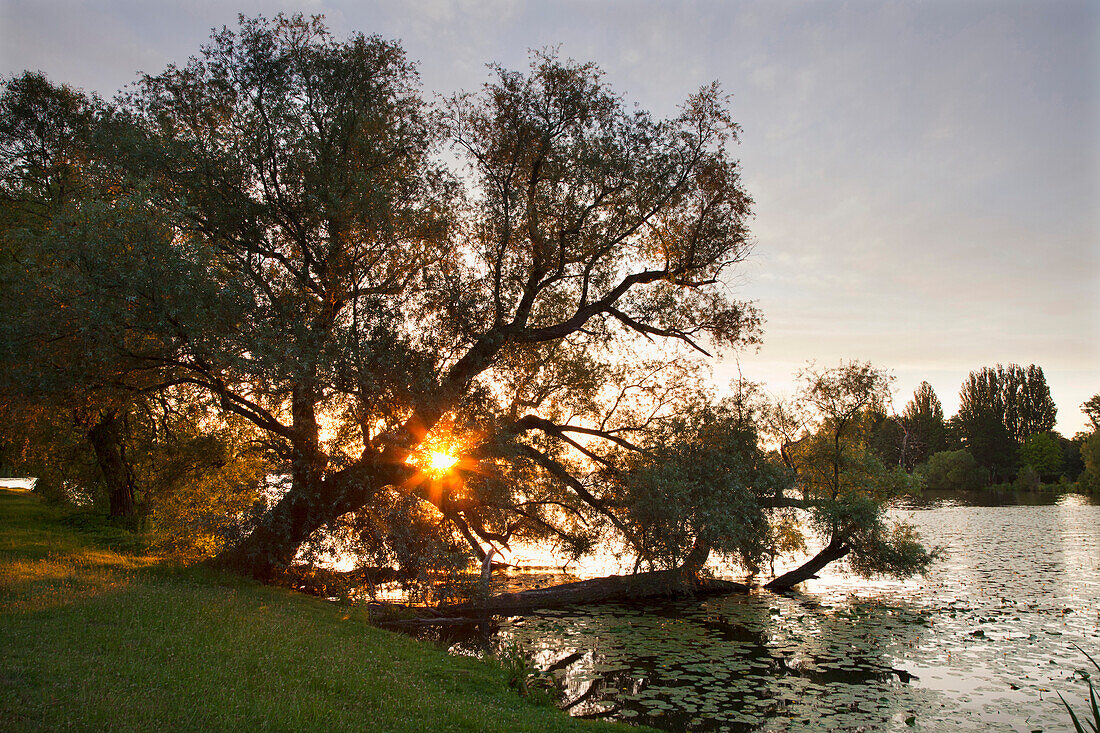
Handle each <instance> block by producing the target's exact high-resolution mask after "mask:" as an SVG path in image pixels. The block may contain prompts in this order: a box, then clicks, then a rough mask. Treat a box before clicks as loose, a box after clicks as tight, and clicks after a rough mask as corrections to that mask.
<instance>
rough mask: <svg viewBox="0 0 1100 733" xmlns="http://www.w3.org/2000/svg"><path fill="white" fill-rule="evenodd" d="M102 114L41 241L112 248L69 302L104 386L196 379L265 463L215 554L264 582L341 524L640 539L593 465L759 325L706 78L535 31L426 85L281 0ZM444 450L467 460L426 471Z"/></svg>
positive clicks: (393, 542)
mask: <svg viewBox="0 0 1100 733" xmlns="http://www.w3.org/2000/svg"><path fill="white" fill-rule="evenodd" d="M111 119H112V126H111V128H110V129H111V134H110V135H109V136H108V137H109V141H108V142H107V143H105V144H104V146H103V147H101V148H100V150H101V153H100V154H101V156H102V157H101V160H102V162H103V164H104V165H106V166H109V167H111V169H112V171H113V173H114V175H115V176H116V179H117V181H118V185H117V186H116V187H113V188H112V189H111V190H110V191H109V195H103V196H94V197H90V198H89V199H87V200H85V201H84V202H83V203H82V204H80V205H79V206H77V207H75V209H74V211H75V212H76V214H75V215H74V216H75V220H74V226H72V227H69V228H68V229H67V230H66V231H67V234H66V235H65V236H64V237H61V236H60V235H56V236H55V235H52V234H51V235H49V236H47V237H46V239H47V240H51V241H53V242H54V246H56V247H60V248H64V247H65V246H69V247H70V248H80V247H84V248H85V249H84V251H87V248H88V247H89V246H93V245H89V244H88V243H89V242H92V243H93V244H94V248H96V249H97V251H98V252H99V253H100V254H99V256H91V257H85V258H83V259H82V260H80V263H81V268H82V269H81V272H82V273H84V275H85V277H84V279H83V280H82V281H81V282H82V283H83V285H84V286H86V287H84V289H83V290H82V294H81V297H84V298H85V299H86V300H87V302H90V303H96V304H98V306H99V307H100V309H101V312H100V313H99V314H98V315H97V317H95V318H92V319H90V321H89V324H88V325H87V328H88V329H89V332H91V333H93V334H95V335H96V338H97V343H98V344H105V345H107V346H111V347H114V348H117V349H118V350H120V352H121V353H122V355H123V356H124V357H125V360H124V363H125V364H126V365H127V371H126V372H125V373H123V372H119V373H118V374H117V375H116V378H115V380H114V381H115V383H116V385H117V386H118V387H119V388H120V389H125V388H130V389H133V390H138V391H142V392H144V393H154V392H157V391H163V390H171V389H179V388H186V389H197V390H199V391H200V392H201V393H204V394H207V395H209V396H211V397H212V398H213V400H214V401H215V404H216V405H217V408H218V409H219V410H220V411H221V413H222V414H223V415H224V416H227V417H228V416H234V417H235V418H239V419H243V420H245V421H247V422H248V423H250V424H251V425H252V426H253V428H254V429H255V430H256V431H257V432H258V434H259V435H260V436H262V442H263V444H264V446H265V447H266V448H267V450H268V451H269V452H270V453H271V454H272V455H273V456H275V457H276V458H277V459H278V460H279V461H281V465H282V467H283V468H282V472H283V474H284V476H285V479H286V480H285V482H284V483H283V485H282V488H283V489H284V491H283V492H282V493H281V494H279V495H278V496H277V497H276V499H275V500H274V502H273V503H272V505H271V506H270V507H269V509H268V511H267V512H266V513H265V515H264V516H263V518H262V519H261V520H260V521H259V522H258V523H257V524H256V525H255V528H254V529H253V531H252V532H251V534H249V535H248V536H247V537H246V538H245V539H244V540H243V541H241V542H240V543H238V544H237V545H236V546H235V547H233V548H232V549H230V550H228V551H226V552H224V553H223V554H222V555H221V560H222V561H223V562H224V563H226V564H228V565H230V566H233V567H236V568H238V569H240V570H241V571H243V572H247V573H250V574H252V575H255V576H257V577H271V576H272V575H273V574H275V573H277V572H279V571H280V570H281V569H282V568H285V567H286V566H288V565H289V564H291V563H292V562H293V560H294V558H295V557H296V555H297V553H298V552H299V550H300V548H301V547H302V545H303V543H305V542H306V541H307V540H308V539H309V538H310V537H316V536H317V535H318V533H319V532H323V531H324V530H325V529H333V528H338V527H342V528H344V529H348V528H350V529H351V530H352V531H353V532H355V533H357V534H358V537H359V538H360V539H361V541H362V543H363V546H364V547H365V548H367V549H369V550H371V551H373V552H375V554H376V555H378V556H379V557H383V558H393V557H395V556H400V555H401V554H402V552H404V551H402V550H401V548H402V547H403V548H405V550H408V549H409V548H412V550H411V551H409V552H404V554H405V556H406V557H408V556H409V555H415V554H416V548H417V547H422V546H423V545H424V543H425V542H429V541H431V542H436V543H442V544H443V545H445V546H448V547H453V545H454V543H455V542H458V543H465V544H466V545H468V549H469V552H470V553H471V554H473V555H476V556H479V557H484V556H486V555H490V554H491V551H492V550H493V549H496V548H499V547H501V546H504V545H506V544H507V543H509V542H510V541H513V540H515V539H519V538H524V537H526V538H555V539H556V541H559V542H561V543H564V544H565V545H567V546H568V547H570V548H572V549H573V550H575V551H577V552H582V551H584V550H586V549H588V548H590V547H591V546H592V543H593V542H595V541H597V540H598V539H600V538H601V537H604V536H605V535H606V533H612V534H618V535H619V536H621V537H625V538H627V540H626V541H627V542H628V543H630V542H631V541H632V540H631V539H630V538H631V535H632V533H631V527H630V525H629V523H628V521H627V518H626V512H627V510H626V509H625V508H624V507H623V505H622V503H621V502H620V501H619V499H618V498H617V497H616V495H615V489H614V487H613V486H612V484H611V483H609V482H607V481H602V480H601V478H600V475H601V474H600V471H601V467H602V468H603V469H606V468H607V467H608V464H611V463H614V462H615V461H616V460H617V459H616V457H615V456H614V455H612V454H613V453H614V452H615V451H616V450H626V451H631V452H641V451H643V450H644V449H643V448H642V446H641V445H640V443H642V442H644V441H642V440H640V439H639V437H638V436H644V435H645V434H646V432H647V431H651V430H654V429H657V428H658V426H659V425H660V424H662V421H665V420H667V419H672V417H674V416H675V415H676V414H677V413H678V412H682V411H683V410H685V409H687V406H688V405H689V404H691V403H692V402H693V401H695V402H697V397H698V390H697V389H696V384H697V381H698V370H699V368H700V365H701V364H702V361H701V360H700V359H701V357H702V355H705V354H707V353H710V352H712V351H713V350H714V349H717V348H729V347H735V346H737V345H740V344H743V343H746V342H749V341H752V340H753V339H755V338H756V336H757V333H758V325H759V319H758V317H757V315H756V313H755V311H754V310H753V309H752V307H751V306H749V305H748V304H745V303H741V302H738V301H736V300H734V299H733V298H732V297H731V295H730V292H729V289H728V287H727V286H726V285H725V279H726V278H727V277H728V276H729V275H730V274H731V271H732V268H733V267H734V266H735V265H736V264H737V263H738V262H740V261H741V260H742V259H743V258H744V257H745V255H746V253H747V249H748V232H747V227H746V220H747V219H748V217H749V207H750V203H751V202H750V199H749V197H748V196H747V195H746V194H745V192H744V190H743V189H742V187H741V180H740V172H739V168H738V165H737V163H736V161H734V160H733V159H731V158H730V150H729V148H730V146H731V143H732V142H734V141H735V140H736V136H737V127H736V125H734V124H733V123H732V121H731V119H730V117H729V115H728V112H727V109H726V102H725V99H724V97H723V96H722V95H721V93H720V92H719V90H718V89H717V87H707V88H704V89H702V90H700V91H699V92H698V93H697V94H695V95H692V96H691V97H689V98H688V99H687V101H686V102H685V104H684V105H683V107H682V109H681V110H680V112H679V113H678V114H677V115H675V116H674V117H672V118H669V119H654V118H653V117H652V116H651V115H649V114H647V113H645V112H641V111H638V110H637V109H635V108H632V107H629V106H627V105H626V104H625V103H624V102H623V101H622V100H621V99H620V98H619V97H617V96H616V95H614V94H613V93H612V92H611V91H610V89H609V88H608V87H607V85H606V83H605V82H604V81H603V79H602V75H601V72H600V71H599V69H598V68H596V67H595V66H593V65H590V64H578V63H574V62H571V61H565V60H561V59H559V58H557V57H556V56H554V55H552V54H535V55H534V56H533V59H532V63H531V67H530V69H529V70H528V71H526V72H515V71H508V70H505V69H501V68H497V69H495V70H494V74H493V79H492V81H491V82H490V83H488V84H487V85H486V86H485V87H484V89H483V90H481V91H480V92H478V93H473V94H469V95H463V96H459V97H457V98H454V99H451V100H450V101H448V102H446V103H444V104H441V105H440V106H439V107H438V108H437V109H435V110H430V109H428V108H427V107H426V105H425V104H424V102H423V101H422V99H421V96H420V93H419V89H418V86H417V79H416V74H415V68H414V66H413V64H412V63H410V62H409V61H408V60H407V59H406V58H405V56H404V54H403V52H402V50H401V49H400V47H399V46H398V45H397V44H395V43H393V42H389V41H385V40H383V39H380V38H378V37H368V36H364V35H361V34H360V35H355V36H352V37H351V38H349V39H348V40H346V41H340V40H337V39H334V38H333V37H332V36H331V35H330V34H329V33H328V32H327V31H326V30H325V29H324V27H323V26H322V25H321V23H320V21H319V20H317V19H314V20H312V21H311V20H306V19H303V18H301V17H294V18H286V17H282V16H280V17H278V18H276V19H275V20H273V21H267V20H264V19H262V18H261V19H254V20H246V19H242V21H241V25H240V28H239V29H237V30H229V29H225V30H223V31H221V32H219V33H216V34H215V35H214V36H213V37H212V41H211V43H210V44H209V45H208V46H206V47H204V48H203V49H202V52H201V54H200V55H199V56H198V57H196V58H194V59H192V60H191V61H190V62H189V63H188V64H186V65H185V66H181V67H176V66H172V67H169V68H168V69H167V70H165V71H164V72H163V73H161V74H158V75H155V76H145V77H143V78H142V79H141V80H140V82H139V83H138V85H137V86H136V88H135V89H134V91H133V92H132V93H131V94H130V95H129V96H128V97H127V98H125V99H122V100H119V101H118V103H117V105H116V107H115V109H113V110H112V116H111ZM456 161H457V163H456ZM107 346H104V348H106V347H107ZM693 355H694V356H693ZM432 449H438V450H443V449H446V450H447V451H448V452H450V453H456V454H461V461H460V462H459V464H458V466H457V467H455V468H453V469H451V470H450V471H447V472H446V473H443V472H439V473H433V472H432V470H431V469H430V468H429V467H428V466H427V465H426V464H425V462H424V460H423V458H424V456H425V455H427V453H428V452H429V451H430V450H432ZM398 545H400V546H401V547H398Z"/></svg>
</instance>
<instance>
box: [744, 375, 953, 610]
mask: <svg viewBox="0 0 1100 733" xmlns="http://www.w3.org/2000/svg"><path fill="white" fill-rule="evenodd" d="M800 382H801V386H800V390H799V393H798V395H797V396H796V397H795V399H794V400H792V401H791V402H790V403H788V404H778V405H773V406H772V407H771V409H770V411H769V415H768V416H767V418H766V424H767V426H768V429H769V432H770V435H771V438H772V440H773V441H774V442H776V443H777V444H778V446H779V452H780V455H781V456H782V459H783V462H784V463H785V464H786V465H787V466H788V467H789V468H790V470H791V471H792V473H793V474H794V476H795V478H794V495H795V496H794V498H793V500H791V501H789V502H787V505H788V506H790V507H791V509H792V511H793V512H797V514H798V517H796V518H794V519H793V522H792V524H791V527H790V530H789V531H790V533H792V534H793V535H794V540H795V541H796V542H797V541H798V540H799V539H800V538H802V537H803V536H806V535H809V536H810V537H811V538H813V539H816V540H817V541H818V542H819V544H820V545H821V548H820V550H819V551H818V552H817V553H816V554H815V555H813V556H812V557H810V558H809V559H807V560H806V561H805V562H804V563H803V564H802V565H800V566H799V567H797V568H795V569H793V570H791V571H789V572H786V573H783V574H782V575H780V576H778V577H776V578H774V579H772V580H771V581H769V582H768V583H767V584H766V586H765V587H767V588H770V589H773V590H783V589H786V588H790V587H791V586H793V585H796V584H798V583H801V582H802V581H804V580H807V579H809V578H812V577H815V574H816V573H817V572H818V571H820V570H821V569H822V568H824V567H825V566H827V565H828V564H830V563H833V562H836V561H838V560H846V561H847V563H848V565H849V566H850V567H851V568H852V569H853V570H854V571H855V572H857V573H859V574H861V575H865V576H872V575H878V574H886V575H893V576H897V577H908V576H910V575H913V574H915V573H918V572H923V571H925V570H927V569H928V567H929V566H930V565H931V563H932V562H933V561H934V560H935V559H936V558H937V557H938V555H939V550H936V549H933V550H931V551H929V550H928V549H926V548H925V547H924V546H923V545H922V544H921V542H920V538H919V536H918V535H917V533H916V531H915V529H914V528H913V527H912V526H911V525H908V524H905V523H902V522H893V523H892V522H890V521H889V520H888V518H887V516H886V508H887V504H888V502H889V500H890V499H892V498H894V497H895V496H897V495H899V494H901V493H904V492H905V491H907V490H909V489H910V488H911V486H912V483H911V479H910V477H909V476H908V475H907V474H906V473H905V470H904V468H903V467H902V466H895V467H893V468H888V467H886V466H884V465H883V463H882V462H881V461H880V460H879V458H878V457H877V456H876V455H875V451H874V450H873V445H872V440H871V439H872V438H873V435H872V434H871V431H870V429H869V428H870V426H871V424H870V423H869V421H867V420H866V419H865V418H866V416H867V415H868V414H873V413H884V412H885V405H886V403H887V402H888V401H889V398H890V383H891V377H890V376H889V375H888V374H887V373H886V372H885V371H883V370H880V369H876V368H874V367H873V366H871V365H870V364H867V363H861V362H848V363H841V364H840V365H839V366H837V367H835V368H831V369H816V368H808V369H806V370H804V371H803V372H802V373H801V374H800Z"/></svg>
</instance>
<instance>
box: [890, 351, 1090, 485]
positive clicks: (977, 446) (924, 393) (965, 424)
mask: <svg viewBox="0 0 1100 733" xmlns="http://www.w3.org/2000/svg"><path fill="white" fill-rule="evenodd" d="M1082 407H1083V409H1084V411H1085V413H1086V414H1087V415H1088V417H1089V419H1090V421H1091V425H1090V430H1088V431H1086V432H1080V433H1077V434H1076V435H1074V436H1073V437H1072V438H1067V437H1065V436H1063V435H1061V434H1059V433H1058V432H1057V431H1056V430H1055V429H1054V424H1055V418H1056V416H1057V412H1058V410H1057V407H1056V406H1055V404H1054V400H1053V399H1052V398H1051V396H1050V388H1049V387H1048V385H1047V382H1046V377H1045V376H1044V375H1043V370H1042V368H1041V367H1039V366H1036V365H1034V364H1032V365H1030V366H1027V367H1021V366H1019V365H1017V364H1009V365H1008V366H1002V365H1000V364H998V365H997V366H995V367H983V368H981V369H979V370H977V371H973V372H971V373H970V375H969V376H968V377H967V378H966V380H965V381H964V382H963V384H962V388H961V390H960V392H959V411H958V413H957V414H955V415H954V416H952V417H950V418H947V419H945V418H944V414H943V406H942V405H941V403H940V400H939V398H938V397H937V396H936V392H935V390H933V389H932V385H931V384H929V383H928V382H921V383H920V385H919V386H918V387H917V389H916V390H915V391H914V392H913V397H912V399H911V400H909V402H908V404H906V406H905V409H904V411H903V412H902V414H901V415H900V416H896V417H890V416H887V415H886V414H885V413H880V414H878V415H874V416H872V418H871V420H872V436H873V437H872V440H873V444H874V446H875V450H876V451H877V453H878V455H879V458H880V459H881V460H882V461H883V463H885V464H887V465H891V464H894V465H902V466H904V467H905V469H906V470H907V471H909V472H915V473H917V474H918V475H920V476H921V478H922V479H923V484H924V486H926V487H927V488H938V489H970V488H978V487H982V486H990V485H1001V484H1010V483H1011V484H1013V485H1015V486H1016V487H1017V488H1038V487H1039V486H1040V485H1041V484H1044V483H1047V484H1049V483H1060V484H1063V485H1065V486H1066V487H1067V488H1069V486H1070V485H1076V488H1078V489H1081V490H1087V491H1095V490H1097V489H1100V433H1098V432H1097V428H1098V426H1100V394H1098V395H1094V396H1093V397H1092V398H1091V399H1090V400H1088V401H1087V402H1086V403H1084V405H1083V406H1082Z"/></svg>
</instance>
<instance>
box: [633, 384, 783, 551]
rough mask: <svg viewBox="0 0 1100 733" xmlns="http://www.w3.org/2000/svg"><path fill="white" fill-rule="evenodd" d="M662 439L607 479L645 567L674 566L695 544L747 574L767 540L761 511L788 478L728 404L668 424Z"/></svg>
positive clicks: (770, 544) (767, 547) (770, 546)
mask: <svg viewBox="0 0 1100 733" xmlns="http://www.w3.org/2000/svg"><path fill="white" fill-rule="evenodd" d="M662 432H663V440H661V441H660V442H656V443H654V444H652V445H647V446H646V449H645V452H644V453H641V454H639V455H636V456H632V457H631V460H630V461H629V463H628V466H629V468H628V470H626V471H624V472H616V473H615V474H614V476H613V477H612V479H613V480H614V481H615V483H616V484H617V485H618V486H619V489H618V491H617V492H616V495H617V496H618V501H619V502H621V503H622V505H623V506H624V508H625V509H626V516H627V523H628V525H629V526H630V527H631V529H632V533H633V535H634V538H635V540H634V547H633V549H634V550H635V551H636V552H637V553H638V555H639V556H640V558H641V559H643V560H644V561H645V562H646V563H647V564H648V565H649V566H650V567H654V568H670V567H674V566H676V565H679V564H680V563H682V562H683V561H684V559H685V557H686V556H687V555H688V553H689V552H690V551H691V549H692V548H693V547H694V546H695V544H696V543H697V542H699V543H703V544H705V545H706V546H708V547H710V548H711V549H712V550H714V551H716V552H718V553H721V554H723V555H726V556H729V557H730V558H731V559H733V560H735V561H737V562H740V563H741V564H742V565H743V566H745V567H746V568H748V569H750V570H752V571H755V570H756V569H757V568H758V567H759V566H760V564H761V562H762V561H763V559H764V557H765V556H766V555H770V554H774V552H775V548H774V545H775V540H776V538H775V537H773V536H772V534H771V532H770V523H769V519H768V516H767V513H766V512H765V507H766V506H767V505H768V500H769V499H772V498H774V497H777V496H782V494H783V490H784V489H785V488H787V487H789V486H790V482H791V476H790V474H789V472H788V471H787V470H786V469H785V468H784V467H782V466H779V465H777V464H776V463H774V462H772V461H769V460H767V459H766V457H765V455H764V453H763V452H762V451H761V450H760V449H759V447H758V446H757V437H756V433H755V430H754V429H753V426H752V425H751V423H747V422H745V421H744V420H743V419H742V416H741V415H739V414H738V413H737V411H736V410H733V409H731V406H730V405H729V404H724V405H723V404H719V405H716V406H712V407H708V408H704V409H701V410H699V411H697V412H695V413H693V414H691V415H688V416H682V417H679V418H677V419H674V420H671V421H669V422H668V423H667V424H666V425H665V426H664V429H663V431H662Z"/></svg>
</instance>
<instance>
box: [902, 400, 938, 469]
mask: <svg viewBox="0 0 1100 733" xmlns="http://www.w3.org/2000/svg"><path fill="white" fill-rule="evenodd" d="M902 420H903V421H904V424H905V429H906V435H905V440H906V443H905V446H906V448H905V466H906V468H908V469H910V470H912V469H913V468H914V467H915V466H917V465H918V464H921V463H924V462H925V461H927V460H928V458H929V457H930V456H931V455H932V454H933V453H938V452H939V451H942V450H946V449H947V426H946V424H945V422H944V419H943V405H941V404H940V400H939V397H937V396H936V391H935V390H934V389H932V385H931V384H929V383H928V382H921V383H920V384H919V385H917V388H916V390H914V391H913V398H912V399H911V400H909V403H908V404H907V405H906V406H905V411H904V412H903V413H902Z"/></svg>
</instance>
